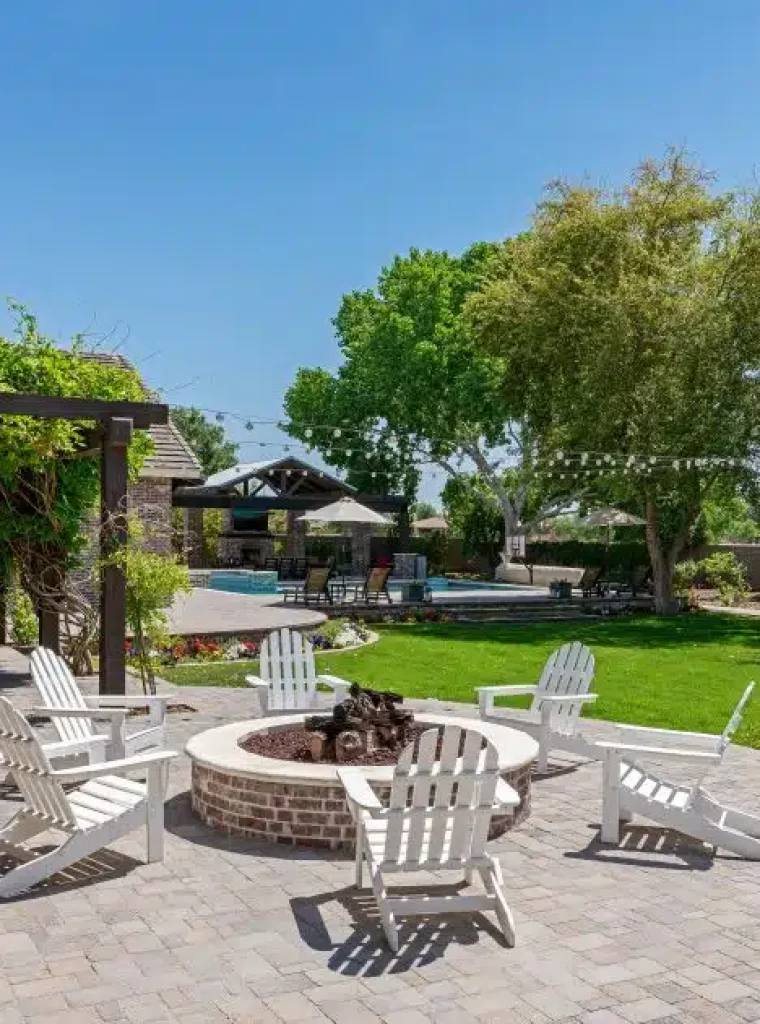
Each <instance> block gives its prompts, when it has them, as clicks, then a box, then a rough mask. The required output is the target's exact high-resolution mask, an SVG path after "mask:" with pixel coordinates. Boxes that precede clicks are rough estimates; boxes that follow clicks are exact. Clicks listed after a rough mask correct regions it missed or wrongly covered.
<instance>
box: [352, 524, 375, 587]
mask: <svg viewBox="0 0 760 1024" xmlns="http://www.w3.org/2000/svg"><path fill="white" fill-rule="evenodd" d="M371 540H372V527H371V526H370V524H369V523H352V524H351V571H352V573H353V575H354V576H364V574H365V573H366V571H367V569H369V563H370V557H371V554H370V544H371Z"/></svg>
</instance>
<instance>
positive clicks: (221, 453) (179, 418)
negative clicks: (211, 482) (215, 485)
mask: <svg viewBox="0 0 760 1024" xmlns="http://www.w3.org/2000/svg"><path fill="white" fill-rule="evenodd" d="M172 422H173V423H174V425H175V427H177V429H178V430H179V432H180V433H181V434H182V436H183V437H184V439H185V440H186V441H187V443H188V444H189V445H190V447H191V448H192V450H193V451H194V452H195V456H196V458H197V459H198V461H199V462H200V464H201V467H202V469H203V472H204V474H205V475H206V476H211V475H212V473H220V472H221V471H222V470H223V469H229V468H230V466H234V465H235V463H236V462H237V461H238V446H237V445H236V444H235V442H234V441H230V440H229V439H228V438H227V435H226V433H225V431H224V427H223V426H221V425H220V424H218V423H211V422H210V421H209V420H208V419H206V417H205V416H204V415H203V413H202V412H201V411H200V410H199V409H185V408H182V407H177V408H175V409H172Z"/></svg>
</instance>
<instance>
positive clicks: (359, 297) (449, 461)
mask: <svg viewBox="0 0 760 1024" xmlns="http://www.w3.org/2000/svg"><path fill="white" fill-rule="evenodd" d="M496 251H497V247H496V246H494V245H492V244H489V243H478V244H477V245H473V246H472V247H471V248H469V249H468V250H467V251H466V252H464V253H463V254H462V255H461V256H451V255H450V254H448V253H446V252H431V251H425V252H423V251H420V250H417V249H412V250H411V252H410V253H409V255H408V256H406V257H397V258H396V259H394V261H393V262H392V263H391V265H390V266H388V267H386V268H384V269H383V270H382V271H381V273H380V277H379V280H378V283H377V287H376V288H375V289H372V290H369V291H363V292H352V293H350V294H348V295H345V296H344V297H343V301H342V303H341V306H340V309H339V311H338V314H337V316H336V317H335V320H334V325H335V329H336V333H337V336H338V341H339V345H340V349H341V354H342V357H343V362H342V363H341V365H340V367H339V369H338V370H337V372H336V373H329V372H328V371H327V370H324V369H301V370H300V371H299V372H298V375H297V377H296V379H295V381H294V383H293V384H292V385H291V387H290V388H289V389H288V392H287V394H286V396H285V409H286V412H287V414H288V416H289V418H290V424H289V428H288V429H289V430H290V432H291V434H292V435H293V436H295V437H298V438H300V439H301V440H304V441H306V442H307V443H308V444H310V445H313V446H314V447H315V448H317V449H318V450H319V451H320V452H321V453H322V455H323V457H324V458H325V460H326V461H327V462H328V463H329V464H331V465H333V466H337V467H339V468H341V469H343V470H345V471H346V473H347V475H348V481H349V483H351V484H353V485H355V486H357V487H358V488H359V489H360V490H364V491H377V490H379V489H391V488H397V489H399V490H401V491H402V492H403V493H404V494H405V495H407V497H409V498H412V499H413V498H414V495H415V493H416V490H417V486H418V483H419V468H418V467H419V464H420V463H421V462H423V463H429V464H433V465H437V466H440V467H442V468H443V469H444V471H445V472H446V474H447V476H448V477H449V478H450V479H455V478H457V477H458V476H460V475H461V474H462V472H465V473H468V472H469V468H468V467H471V466H472V465H473V464H474V466H475V468H476V469H477V472H478V474H479V475H480V476H481V478H482V486H483V487H484V488H486V489H487V490H489V491H490V492H491V495H492V500H493V502H494V503H495V506H496V507H497V508H498V509H499V512H500V515H501V518H502V524H503V527H502V535H504V534H515V533H517V532H518V531H520V530H521V529H524V527H525V524H524V513H525V508H526V501H527V498H528V494H529V491H530V489H531V487H532V486H533V487H534V489H535V486H534V485H533V484H532V482H531V481H532V474H531V472H530V467H531V463H532V458H533V448H532V442H531V436H530V432H529V431H528V430H527V429H526V428H525V425H524V424H521V423H520V422H519V421H518V419H517V418H516V417H515V416H513V415H512V411H513V410H512V406H511V405H510V403H509V402H505V393H504V389H503V380H504V373H505V364H504V360H503V359H502V358H501V357H500V356H498V355H494V354H493V353H492V352H486V351H485V350H484V349H483V348H482V347H479V346H477V345H476V344H475V343H474V341H473V338H472V336H471V331H470V328H469V325H468V323H467V321H466V319H465V318H464V316H463V309H464V306H465V303H466V302H467V299H468V297H470V296H471V295H472V294H473V293H474V292H475V291H476V289H477V288H478V286H479V285H480V283H481V281H482V279H483V276H484V274H485V272H486V268H487V266H488V263H489V261H490V259H491V258H492V257H493V255H494V253H495V252H496ZM510 463H512V464H514V466H515V469H514V470H513V472H512V473H510V474H509V475H505V473H504V469H505V467H506V466H507V465H509V464H510ZM463 467H464V470H463ZM541 511H542V514H543V515H544V516H547V515H550V514H551V513H552V511H554V508H553V505H552V504H550V505H549V506H547V507H546V508H545V509H542V510H541ZM504 557H505V559H507V560H508V554H507V553H506V552H505V554H504Z"/></svg>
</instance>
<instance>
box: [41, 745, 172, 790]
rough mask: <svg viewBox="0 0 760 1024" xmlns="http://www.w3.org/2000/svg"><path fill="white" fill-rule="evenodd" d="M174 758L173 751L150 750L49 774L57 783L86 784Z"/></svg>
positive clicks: (61, 769)
mask: <svg viewBox="0 0 760 1024" xmlns="http://www.w3.org/2000/svg"><path fill="white" fill-rule="evenodd" d="M176 756H177V754H176V751H174V750H152V751H149V752H148V753H145V754H136V755H135V756H134V757H123V758H120V759H119V760H118V761H103V762H102V763H101V764H89V765H83V766H82V767H80V768H59V769H58V770H57V771H54V772H51V773H50V774H51V775H52V776H53V778H55V779H58V781H59V782H86V781H87V779H97V778H98V777H99V776H102V775H125V774H126V773H127V772H131V771H137V770H139V769H141V768H151V767H153V766H154V765H159V764H161V763H163V762H165V761H171V760H172V758H174V757H176Z"/></svg>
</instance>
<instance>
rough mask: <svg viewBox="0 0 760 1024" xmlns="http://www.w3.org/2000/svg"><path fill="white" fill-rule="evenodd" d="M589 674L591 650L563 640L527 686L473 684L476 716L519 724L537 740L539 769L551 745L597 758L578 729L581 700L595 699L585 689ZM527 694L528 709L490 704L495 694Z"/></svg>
mask: <svg viewBox="0 0 760 1024" xmlns="http://www.w3.org/2000/svg"><path fill="white" fill-rule="evenodd" d="M593 678H594V655H593V654H592V653H591V651H590V650H589V649H588V647H586V646H585V645H584V644H582V643H579V642H578V641H575V643H571V644H565V645H564V646H563V647H560V648H558V650H556V651H555V652H554V653H553V654H552V655H550V657H549V659H548V660H547V662H546V665H544V670H543V672H542V673H541V678H540V679H539V681H538V683H537V684H536V685H532V686H530V685H529V686H522V685H518V686H479V687H478V688H477V689H476V691H475V692H476V693H477V694H478V702H479V706H480V717H481V718H482V719H485V720H486V721H492V722H500V723H501V724H502V725H508V726H511V727H512V728H513V729H521V730H522V731H523V732H527V733H529V734H530V735H531V736H533V737H535V738H536V739H537V740H538V771H539V772H545V771H546V769H547V767H548V763H549V753H550V751H551V750H553V749H554V748H555V747H558V748H559V749H561V750H568V751H570V752H572V753H574V754H580V755H582V756H584V757H590V758H596V757H598V756H599V755H598V753H597V752H596V750H595V746H594V744H593V743H592V742H591V741H590V740H587V739H586V738H585V737H584V736H583V735H581V734H580V733H578V732H577V725H578V719H579V718H580V714H581V711H582V709H583V705H584V703H591V702H592V701H595V700H596V697H597V695H596V694H595V693H589V692H588V688H589V686H590V685H591V680H592V679H593ZM523 694H532V695H533V701H532V703H531V705H530V710H529V711H527V712H525V711H519V710H515V709H514V708H504V709H502V710H500V711H498V712H497V711H496V710H495V709H494V698H495V697H516V696H521V695H523Z"/></svg>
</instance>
